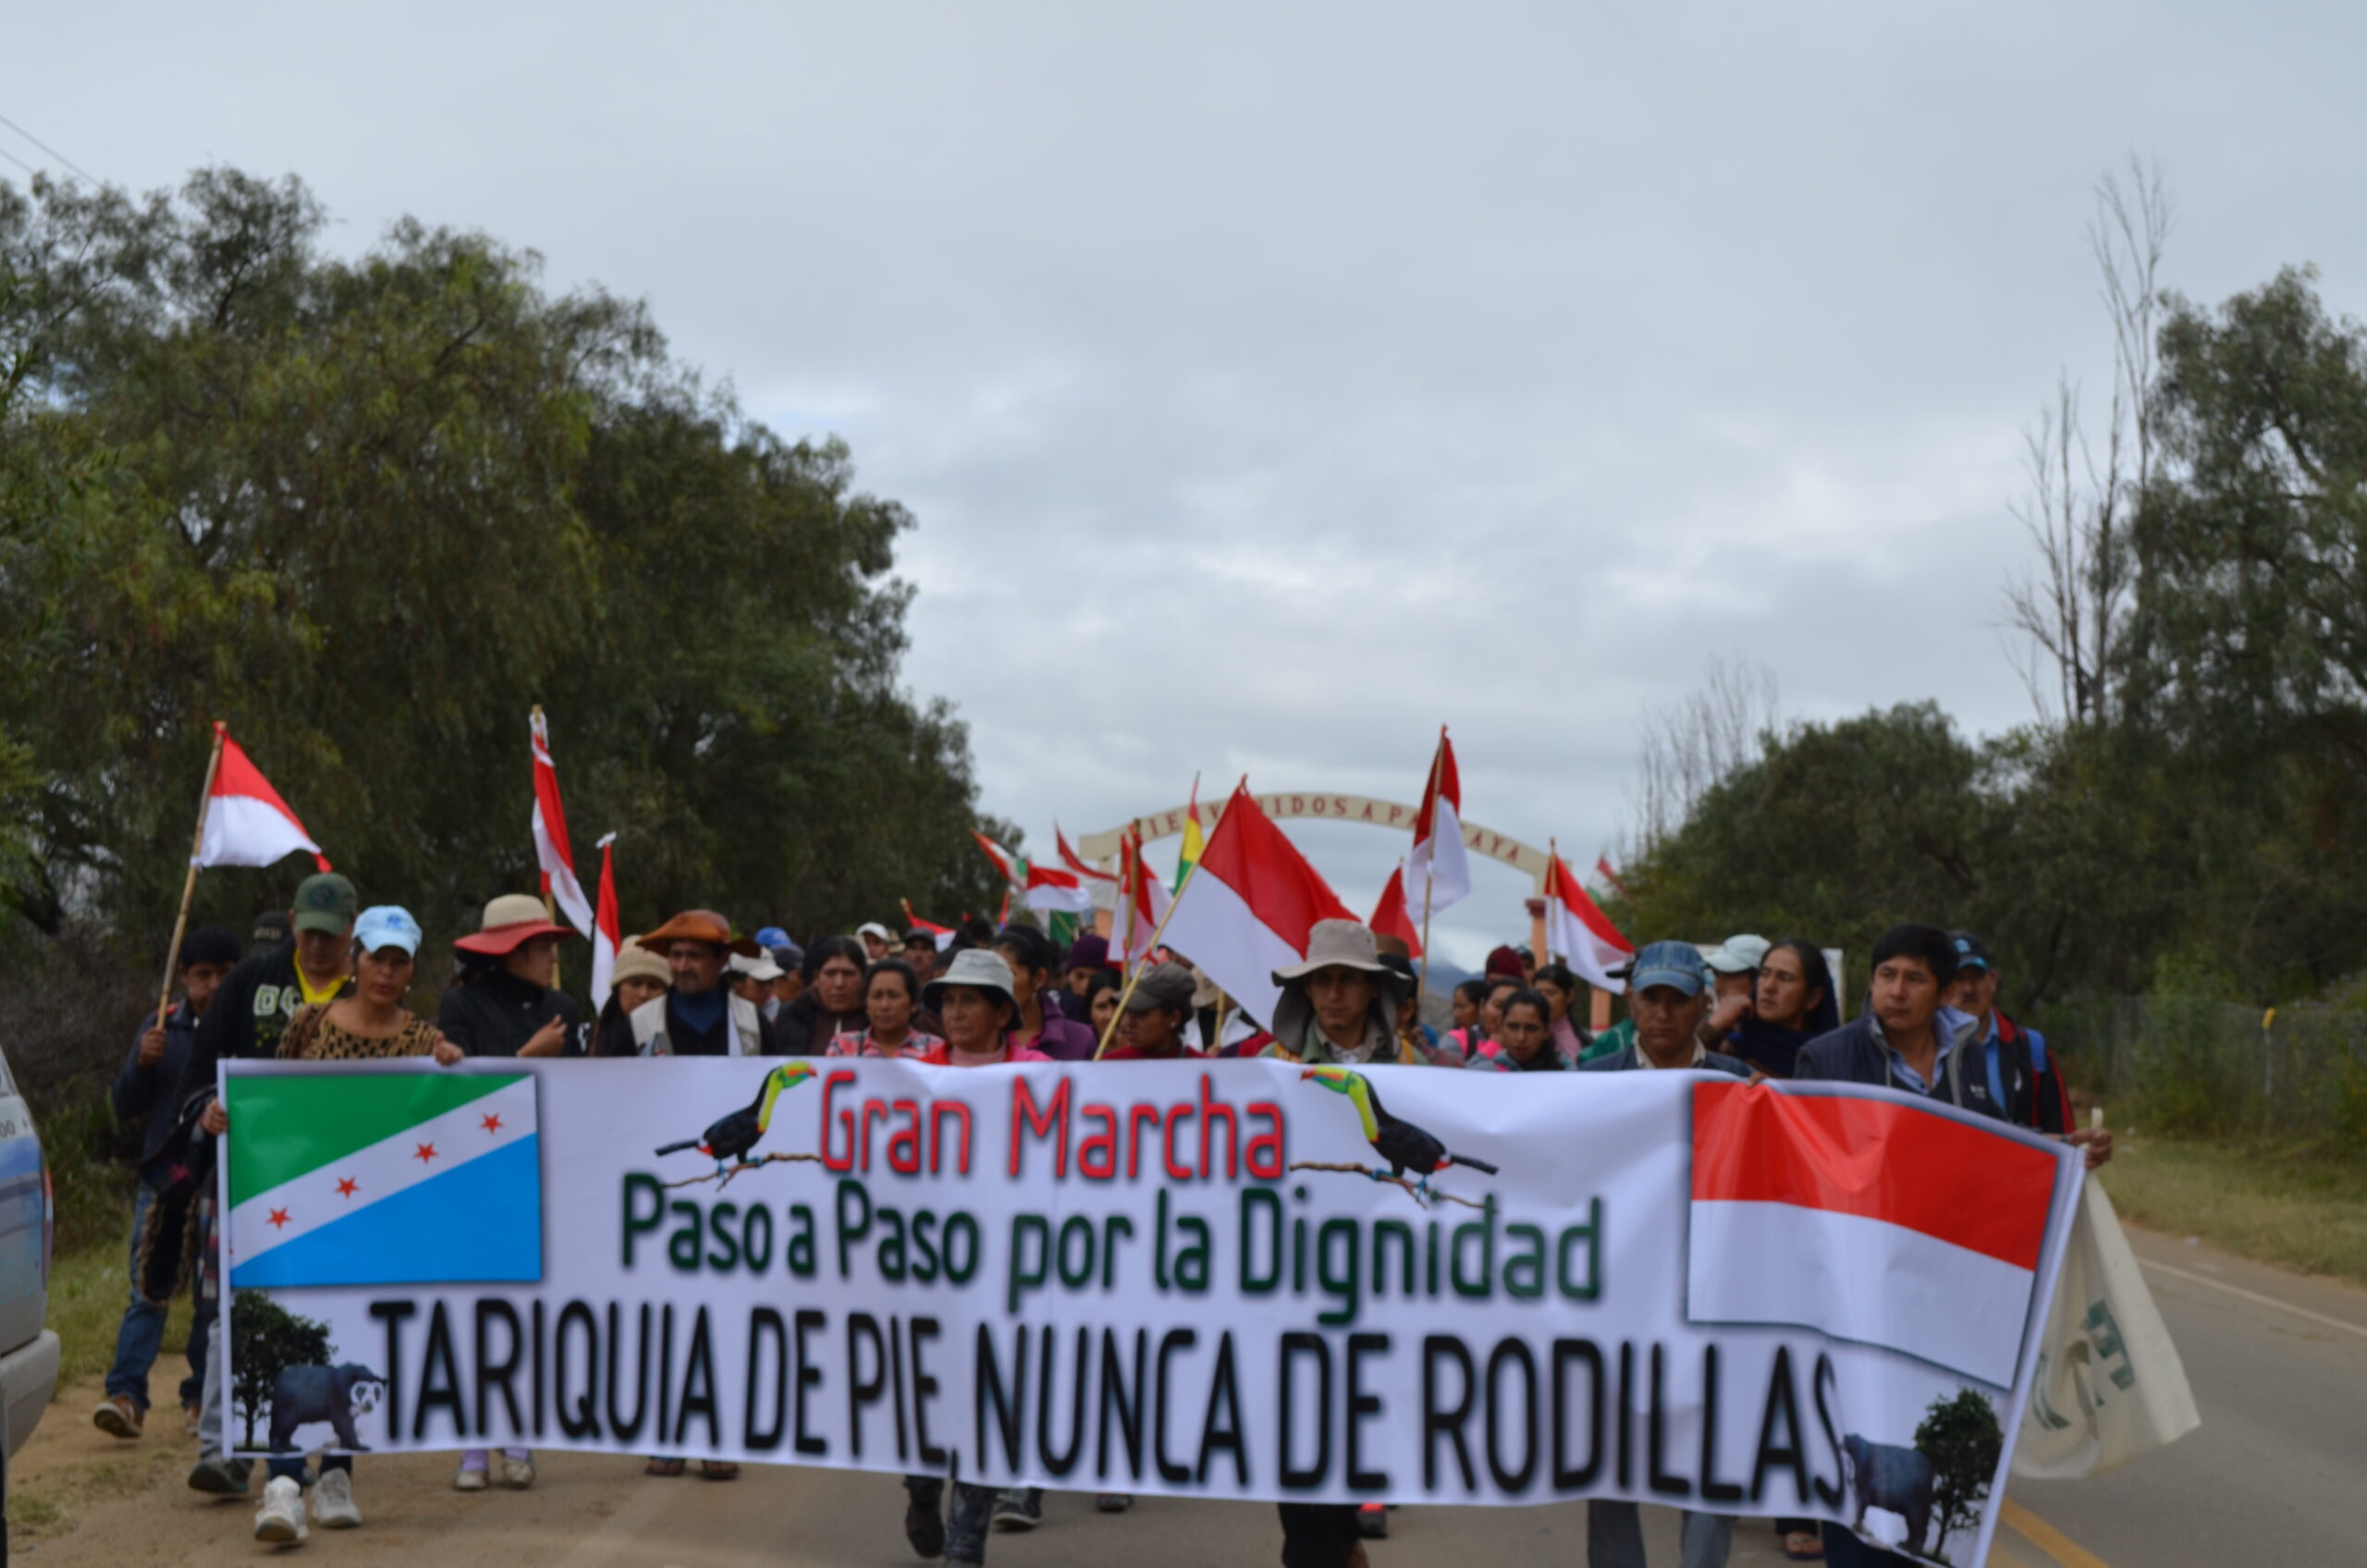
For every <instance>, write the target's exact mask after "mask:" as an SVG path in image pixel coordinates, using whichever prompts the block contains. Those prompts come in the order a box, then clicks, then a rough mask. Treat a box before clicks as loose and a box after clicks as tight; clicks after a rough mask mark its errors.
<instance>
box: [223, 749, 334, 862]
mask: <svg viewBox="0 0 2367 1568" xmlns="http://www.w3.org/2000/svg"><path fill="white" fill-rule="evenodd" d="M214 728H215V732H216V733H218V734H219V735H220V736H221V737H222V762H221V766H218V767H216V768H215V770H214V788H213V790H212V791H211V792H210V793H209V794H208V795H207V796H206V801H205V836H204V837H203V838H202V839H200V840H199V842H198V848H197V864H200V865H270V864H274V863H275V862H276V861H279V860H280V859H282V858H284V857H286V856H288V855H292V854H294V853H295V852H296V851H299V850H303V851H307V852H309V853H310V854H311V855H312V857H313V864H314V865H317V866H319V867H320V868H321V869H322V870H323V871H326V870H327V869H328V868H329V863H328V859H327V857H326V856H325V855H323V854H322V853H321V847H320V845H318V844H315V843H314V842H313V837H312V835H311V834H309V833H307V832H305V831H304V825H303V824H302V823H300V822H299V821H297V820H296V814H295V813H294V812H292V811H289V810H288V802H286V801H283V800H281V799H280V798H279V791H278V790H275V789H273V788H272V787H271V780H269V779H267V778H264V776H263V775H262V773H261V772H259V771H257V769H256V767H255V765H254V764H253V763H251V762H249V761H248V760H247V753H245V752H244V751H243V750H241V749H240V747H239V742H237V741H233V740H231V739H230V732H229V731H228V730H227V729H223V727H222V726H221V725H219V724H217V725H215V727H214Z"/></svg>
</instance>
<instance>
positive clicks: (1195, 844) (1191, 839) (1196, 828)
mask: <svg viewBox="0 0 2367 1568" xmlns="http://www.w3.org/2000/svg"><path fill="white" fill-rule="evenodd" d="M1207 848H1208V839H1207V838H1206V837H1205V836H1204V835H1203V834H1202V833H1201V832H1200V776H1199V775H1198V774H1194V775H1192V802H1191V804H1189V805H1188V806H1186V807H1184V851H1183V853H1181V854H1179V855H1177V856H1176V857H1175V890H1176V891H1177V892H1179V893H1180V892H1182V891H1183V890H1184V879H1185V878H1187V877H1189V876H1191V875H1192V867H1193V866H1195V865H1196V864H1199V860H1200V851H1202V850H1205V849H1207Z"/></svg>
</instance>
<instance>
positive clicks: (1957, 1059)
mask: <svg viewBox="0 0 2367 1568" xmlns="http://www.w3.org/2000/svg"><path fill="white" fill-rule="evenodd" d="M1870 957H1871V964H1872V969H1873V983H1872V986H1871V987H1870V991H1869V993H1868V1000H1867V1008H1866V1011H1864V1012H1862V1013H1860V1014H1858V1016H1857V1017H1856V1018H1853V1019H1851V1020H1850V1021H1849V1022H1848V1023H1845V1024H1843V1025H1842V1026H1841V1027H1840V1028H1838V1029H1836V1030H1834V1032H1833V1033H1832V1034H1830V1035H1819V1036H1818V1037H1817V1038H1815V1039H1813V1040H1810V1041H1809V1043H1808V1044H1807V1045H1805V1046H1802V1047H1800V1064H1799V1071H1798V1072H1797V1078H1799V1079H1801V1080H1812V1079H1826V1080H1830V1081H1834V1082H1837V1083H1844V1084H1881V1085H1883V1086H1885V1087H1888V1088H1893V1089H1898V1090H1902V1091H1904V1092H1905V1093H1907V1094H1910V1095H1919V1096H1923V1097H1924V1098H1926V1099H1936V1100H1944V1101H1946V1102H1947V1103H1948V1104H1950V1105H1954V1106H1958V1107H1961V1108H1962V1109H1966V1110H1971V1111H1978V1112H1979V1113H1981V1115H1983V1116H1987V1117H1992V1118H1994V1119H1995V1120H1997V1121H2007V1122H2010V1121H2014V1120H2015V1118H2014V1114H2013V1108H2014V1106H2015V1105H2016V1104H2017V1102H2021V1103H2027V1102H2028V1098H2029V1096H2030V1092H2031V1091H2030V1063H2029V1059H2028V1058H2027V1057H2019V1058H2017V1056H2016V1054H2015V1053H2012V1052H1998V1053H1996V1054H1995V1055H1990V1054H1988V1053H1985V1052H1983V1051H1982V1050H1981V1048H1980V1028H1979V1025H1978V1024H1977V1023H1975V1021H1974V1020H1972V1019H1971V1018H1968V1017H1967V1016H1966V1015H1965V1014H1963V1013H1961V1012H1958V1011H1956V1010H1955V1009H1953V1008H1949V1007H1946V1006H1944V1005H1943V1003H1942V998H1944V997H1945V996H1946V995H1947V989H1948V985H1949V983H1950V982H1951V981H1953V980H1954V979H1955V978H1956V964H1957V959H1958V954H1957V951H1956V943H1955V941H1954V940H1953V939H1951V938H1950V937H1949V936H1948V934H1947V933H1946V932H1944V931H1943V930H1941V929H1940V928H1939V927H1938V926H1936V925H1915V924H1908V925H1894V926H1892V927H1891V928H1890V929H1889V930H1888V931H1885V932H1883V935H1882V937H1881V939H1880V940H1878V941H1877V942H1875V943H1874V950H1873V952H1872V954H1871V955H1870ZM2070 1142H2072V1143H2074V1144H2077V1145H2080V1146H2081V1147H2083V1148H2085V1149H2086V1150H2087V1158H2088V1166H2089V1169H2091V1170H2093V1169H2094V1168H2095V1167H2097V1166H2099V1165H2102V1164H2103V1162H2104V1161H2105V1160H2107V1159H2110V1158H2112V1134H2111V1133H2105V1132H2102V1131H2098V1132H2094V1133H2073V1134H2071V1137H2070ZM1967 1201H1968V1202H1978V1201H1979V1198H1978V1194H1968V1199H1967ZM1824 1551H1825V1560H1826V1561H1827V1562H1830V1563H1832V1564H1834V1568H1874V1565H1884V1568H1887V1565H1889V1564H1893V1563H1897V1564H1904V1563H1905V1562H1907V1559H1906V1558H1904V1557H1901V1556H1899V1555H1898V1554H1897V1553H1895V1552H1889V1551H1883V1550H1880V1549H1879V1548H1876V1547H1870V1546H1868V1545H1866V1544H1865V1543H1864V1542H1862V1541H1860V1540H1859V1539H1858V1537H1856V1536H1854V1535H1852V1534H1851V1533H1850V1532H1849V1531H1847V1530H1846V1529H1834V1528H1828V1529H1827V1530H1826V1531H1825V1532H1824Z"/></svg>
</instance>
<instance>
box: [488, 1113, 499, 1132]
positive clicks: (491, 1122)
mask: <svg viewBox="0 0 2367 1568" xmlns="http://www.w3.org/2000/svg"><path fill="white" fill-rule="evenodd" d="M484 1130H485V1131H486V1132H488V1133H498V1132H500V1131H501V1118H500V1117H498V1116H488V1117H486V1118H485V1119H484Z"/></svg>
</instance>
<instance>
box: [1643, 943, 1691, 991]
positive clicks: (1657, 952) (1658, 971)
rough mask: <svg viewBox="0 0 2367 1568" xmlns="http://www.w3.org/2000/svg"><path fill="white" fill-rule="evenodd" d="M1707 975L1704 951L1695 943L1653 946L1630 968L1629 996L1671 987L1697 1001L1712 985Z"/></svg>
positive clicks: (1650, 944) (1646, 947)
mask: <svg viewBox="0 0 2367 1568" xmlns="http://www.w3.org/2000/svg"><path fill="white" fill-rule="evenodd" d="M1708 975H1709V965H1708V964H1707V963H1706V962H1703V961H1702V958H1701V949H1699V948H1697V947H1695V946H1694V945H1693V944H1692V943H1690V942H1651V943H1648V944H1646V946H1645V947H1644V949H1643V950H1642V951H1640V952H1638V953H1637V955H1636V958H1635V962H1633V963H1631V964H1630V965H1629V966H1628V974H1627V992H1628V995H1630V996H1633V995H1635V994H1636V993H1637V992H1638V991H1648V990H1650V989H1651V988H1652V987H1653V986H1674V987H1675V988H1676V989H1677V990H1680V991H1682V992H1684V993H1685V994H1686V996H1688V997H1698V996H1699V995H1700V994H1701V989H1702V987H1703V986H1706V985H1708V984H1709V978H1708Z"/></svg>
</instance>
